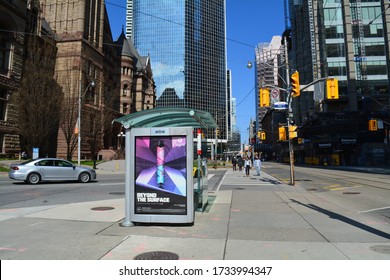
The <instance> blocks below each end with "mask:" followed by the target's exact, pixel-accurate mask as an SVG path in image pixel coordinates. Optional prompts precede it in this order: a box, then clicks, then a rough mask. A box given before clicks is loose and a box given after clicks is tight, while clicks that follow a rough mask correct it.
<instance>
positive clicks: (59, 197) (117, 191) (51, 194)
mask: <svg viewBox="0 0 390 280" xmlns="http://www.w3.org/2000/svg"><path fill="white" fill-rule="evenodd" d="M262 168H263V171H264V172H266V173H268V174H269V175H271V176H273V177H274V178H275V181H274V182H271V181H272V180H270V179H267V182H266V183H274V184H277V183H278V182H279V181H280V182H284V183H289V182H290V168H289V165H285V164H279V163H273V162H265V163H263V167H262ZM252 172H254V171H253V170H252ZM209 174H210V176H209V177H210V179H209V191H217V190H220V187H221V186H220V185H219V184H220V182H221V180H222V178H223V175H224V174H225V170H223V169H218V170H214V169H210V170H209ZM294 174H295V184H296V185H297V186H298V185H299V186H300V187H303V188H304V189H305V190H306V191H308V192H311V193H315V194H316V195H317V196H319V197H321V198H323V199H325V200H327V201H331V202H332V203H334V204H335V205H338V206H341V207H343V208H344V209H346V210H349V211H353V212H357V213H365V214H369V215H375V216H376V217H380V218H382V219H383V220H384V221H386V222H389V219H390V184H389V182H390V175H387V174H373V173H362V172H351V171H342V170H332V169H322V168H321V169H320V168H313V167H300V166H295V167H294ZM124 176H125V175H124V174H115V175H113V174H102V175H100V176H99V177H98V180H97V181H95V182H91V183H88V184H82V183H78V182H70V183H63V182H62V183H41V184H39V185H28V184H25V183H24V182H18V181H12V180H10V179H8V177H7V176H5V174H3V175H1V176H0V207H1V208H7V207H8V206H11V205H15V204H17V205H23V207H33V206H42V205H46V206H48V205H53V204H56V205H58V204H67V203H78V202H88V201H98V200H105V199H112V198H115V197H121V196H124V180H125V179H124V178H125V177H124ZM254 178H255V177H254ZM263 181H264V179H263ZM253 183H254V184H258V183H256V182H253ZM262 183H264V182H262ZM235 187H236V186H231V188H233V189H234V188H235ZM292 188H293V187H292ZM226 189H229V186H228V185H225V186H224V189H223V190H226Z"/></svg>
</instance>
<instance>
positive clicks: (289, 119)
mask: <svg viewBox="0 0 390 280" xmlns="http://www.w3.org/2000/svg"><path fill="white" fill-rule="evenodd" d="M284 53H285V63H286V77H287V79H286V84H287V88H289V87H290V79H289V77H290V69H289V65H288V49H287V37H286V36H285V37H284ZM291 97H292V91H291V89H290V90H289V91H288V101H287V105H288V106H287V108H288V109H287V110H288V111H287V133H288V150H289V154H290V185H291V186H294V185H295V180H294V149H293V144H292V142H291V137H290V125H291V117H290V116H291V113H292V109H291Z"/></svg>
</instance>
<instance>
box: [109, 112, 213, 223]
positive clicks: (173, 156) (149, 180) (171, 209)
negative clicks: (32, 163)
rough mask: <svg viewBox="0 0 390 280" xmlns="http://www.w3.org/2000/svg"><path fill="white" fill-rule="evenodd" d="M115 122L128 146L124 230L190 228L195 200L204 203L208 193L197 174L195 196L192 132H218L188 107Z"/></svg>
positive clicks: (208, 119)
mask: <svg viewBox="0 0 390 280" xmlns="http://www.w3.org/2000/svg"><path fill="white" fill-rule="evenodd" d="M114 122H118V123H120V124H122V126H123V127H124V129H125V141H126V142H125V143H126V145H125V146H126V149H125V155H126V156H125V163H126V165H125V166H126V167H125V171H126V174H125V220H124V221H123V223H122V225H123V226H127V227H128V226H133V225H134V223H135V222H140V223H183V224H184V223H193V222H194V210H195V205H194V200H197V199H198V198H199V197H200V196H202V197H203V200H204V197H205V193H206V192H207V190H206V191H203V189H201V187H200V180H199V175H198V193H197V194H195V193H194V183H193V172H192V171H193V160H194V146H193V142H194V137H193V136H194V133H193V130H194V128H203V129H215V128H217V123H216V121H215V120H214V118H213V117H212V116H211V114H210V113H209V112H205V111H201V110H196V109H189V108H155V109H150V110H144V111H140V112H136V113H132V114H129V115H126V116H123V117H121V118H118V119H115V120H114ZM198 141H199V140H198ZM198 168H200V155H198ZM198 174H199V172H198ZM203 175H204V176H207V175H206V174H203ZM199 192H200V193H201V194H199ZM196 195H197V198H196V199H195V197H194V196H196Z"/></svg>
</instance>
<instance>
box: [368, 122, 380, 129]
mask: <svg viewBox="0 0 390 280" xmlns="http://www.w3.org/2000/svg"><path fill="white" fill-rule="evenodd" d="M368 130H369V131H377V130H378V122H377V120H369V121H368Z"/></svg>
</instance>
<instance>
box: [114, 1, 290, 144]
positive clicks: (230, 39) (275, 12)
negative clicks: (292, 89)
mask: <svg viewBox="0 0 390 280" xmlns="http://www.w3.org/2000/svg"><path fill="white" fill-rule="evenodd" d="M144 1H147V0H144ZM283 2H284V0H226V37H227V66H228V68H229V69H230V70H231V71H232V86H233V97H235V98H236V99H237V104H238V106H237V127H238V128H239V130H240V132H241V141H242V142H243V143H244V142H245V143H248V127H249V121H250V118H251V117H252V118H254V117H255V94H256V93H255V90H254V86H255V74H254V68H252V69H248V68H247V67H246V65H247V63H248V61H253V60H254V52H255V47H256V45H257V44H258V43H264V42H270V41H271V39H272V36H275V35H282V33H283V31H284V27H285V20H284V6H283ZM106 6H107V10H108V16H109V20H110V25H111V31H112V35H113V38H114V40H116V39H117V38H118V36H119V34H120V32H121V31H122V26H126V0H108V1H106ZM152 59H153V58H152Z"/></svg>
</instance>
